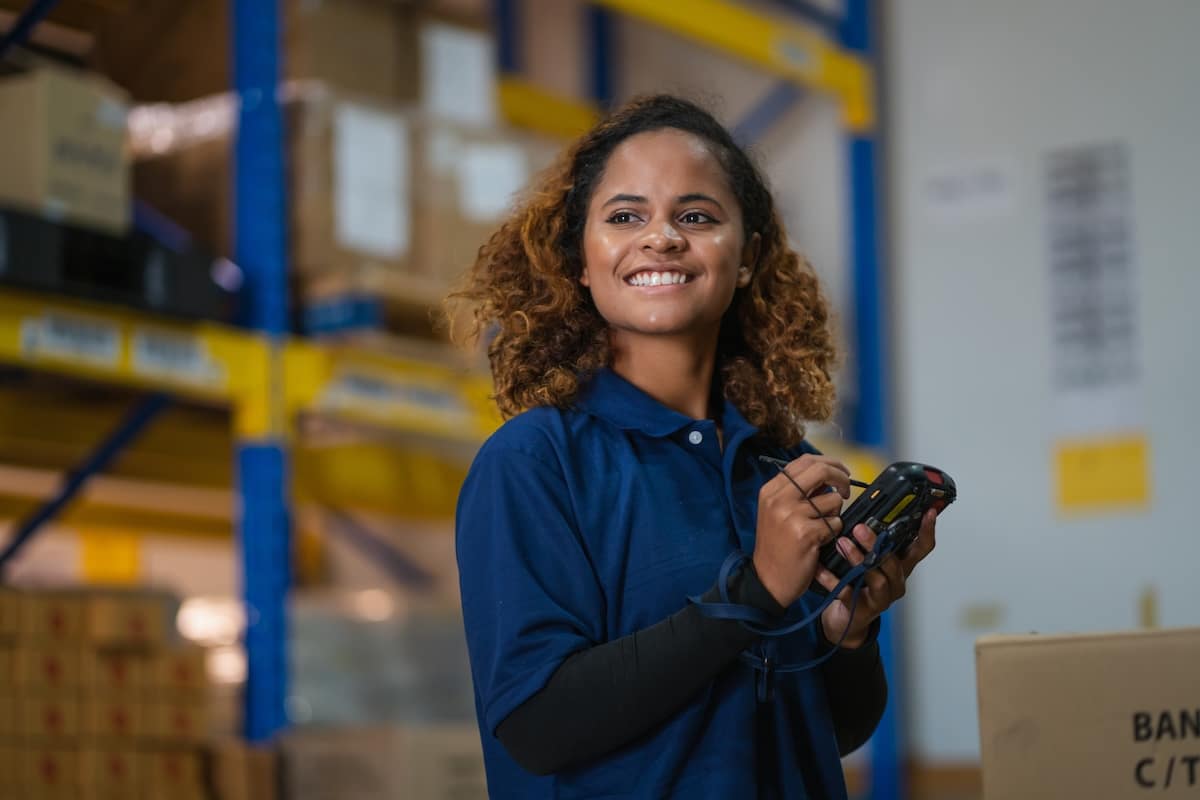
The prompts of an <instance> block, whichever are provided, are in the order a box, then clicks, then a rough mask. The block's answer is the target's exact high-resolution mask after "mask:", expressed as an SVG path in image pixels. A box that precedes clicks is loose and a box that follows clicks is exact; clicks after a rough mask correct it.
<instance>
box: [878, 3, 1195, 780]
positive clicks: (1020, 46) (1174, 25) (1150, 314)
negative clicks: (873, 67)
mask: <svg viewBox="0 0 1200 800" xmlns="http://www.w3.org/2000/svg"><path fill="white" fill-rule="evenodd" d="M888 47H889V52H890V54H891V55H890V63H889V64H888V74H887V79H888V88H889V92H890V101H891V107H892V110H893V112H892V113H893V120H892V121H893V128H892V141H891V149H890V156H891V165H892V167H891V169H892V172H891V177H892V195H891V201H892V206H891V208H892V214H893V222H894V231H893V236H894V241H893V267H894V275H895V277H894V279H893V284H894V286H895V288H896V292H895V299H894V304H895V329H896V330H895V332H896V341H897V348H896V362H895V363H896V369H895V375H896V378H897V394H896V399H897V403H898V412H899V413H898V419H899V424H900V430H899V442H898V444H899V450H900V452H902V453H904V454H906V455H910V456H912V457H916V458H920V459H924V460H927V461H929V462H930V463H933V464H937V465H939V466H942V467H943V468H945V469H946V470H948V471H949V472H950V473H951V474H952V475H953V476H954V477H955V478H956V479H957V480H958V483H959V487H960V498H961V499H960V500H959V503H958V504H957V505H956V506H955V507H953V508H952V509H951V510H950V511H949V512H947V515H946V517H945V518H944V521H943V523H942V525H941V530H940V532H939V534H940V538H939V548H938V550H937V552H936V554H935V557H934V559H933V560H932V561H931V562H930V563H929V564H927V565H925V568H923V569H922V570H921V571H920V573H919V579H914V582H913V584H912V587H911V590H910V595H909V599H908V600H907V617H906V619H907V639H908V641H907V645H908V651H909V679H910V683H911V692H910V694H909V697H908V707H909V713H910V719H911V724H912V730H913V736H914V741H913V745H914V749H915V751H916V752H915V755H917V756H919V757H923V758H928V759H936V760H953V759H974V758H976V757H977V755H978V732H977V727H976V726H977V722H976V711H975V709H976V705H975V704H976V695H975V680H974V652H973V642H974V639H975V638H976V636H977V635H979V634H980V633H982V632H984V630H982V629H980V628H976V627H969V626H968V625H966V624H965V623H964V618H963V615H964V610H965V609H966V608H968V607H972V606H977V607H994V608H995V609H998V610H999V612H1000V613H999V620H998V623H997V624H996V625H995V626H994V627H992V628H990V629H994V630H1003V631H1009V632H1025V631H1033V630H1036V631H1042V632H1053V631H1080V630H1099V629H1113V628H1130V627H1134V626H1136V625H1137V624H1138V614H1137V604H1138V597H1139V595H1140V593H1141V592H1142V591H1143V590H1144V589H1145V588H1146V587H1155V588H1156V590H1157V592H1158V596H1159V601H1160V613H1161V622H1162V624H1164V625H1196V624H1200V582H1198V581H1197V572H1196V569H1197V568H1196V565H1197V564H1200V531H1198V530H1197V527H1196V523H1195V515H1194V513H1192V509H1193V508H1194V502H1193V498H1194V495H1192V492H1193V491H1195V488H1194V481H1193V478H1194V475H1195V472H1196V469H1195V463H1196V455H1197V453H1198V452H1200V425H1197V423H1196V419H1195V412H1196V410H1197V409H1198V408H1200V377H1198V374H1197V367H1198V366H1200V357H1198V356H1197V353H1196V348H1197V344H1198V343H1200V323H1198V322H1197V313H1196V303H1197V300H1200V265H1198V264H1197V260H1198V256H1197V253H1200V224H1198V223H1200V203H1198V202H1197V194H1198V189H1200V153H1198V147H1200V104H1197V102H1196V98H1197V94H1196V83H1195V82H1196V77H1197V76H1198V75H1200V3H1197V2H1195V1H1194V0H1145V1H1144V2H1139V3H1130V2H1128V1H1127V0H1052V1H1050V2H1047V1H1046V0H1009V1H1008V2H984V1H983V0H970V1H969V2H964V1H963V0H897V2H896V3H895V4H894V5H893V7H892V13H891V19H890V29H889V37H888ZM1103 142H1124V143H1125V144H1126V145H1127V147H1128V151H1129V158H1130V164H1131V172H1132V203H1133V225H1134V233H1133V238H1134V241H1135V244H1136V250H1135V256H1134V258H1135V267H1134V281H1135V287H1136V292H1137V295H1138V305H1137V308H1138V314H1139V323H1140V336H1141V351H1140V352H1141V358H1142V365H1143V373H1142V386H1143V389H1144V397H1145V399H1144V410H1143V415H1144V419H1145V420H1146V430H1147V432H1148V434H1149V438H1150V446H1151V448H1152V450H1151V453H1152V464H1151V479H1152V481H1153V488H1152V503H1151V506H1150V508H1149V509H1148V510H1147V511H1144V512H1131V513H1123V514H1110V515H1104V516H1094V517H1087V518H1082V519H1064V518H1060V517H1059V516H1058V515H1057V513H1056V510H1055V507H1054V495H1053V482H1052V478H1053V475H1052V472H1051V449H1050V448H1051V445H1052V442H1053V441H1054V438H1055V434H1056V419H1055V416H1054V414H1053V405H1052V401H1053V394H1052V389H1053V387H1052V384H1051V314H1050V298H1049V286H1050V284H1049V278H1050V271H1049V265H1048V245H1047V233H1046V227H1045V220H1046V201H1045V198H1044V188H1043V187H1044V176H1043V170H1044V167H1045V162H1044V159H1045V157H1046V154H1047V153H1048V152H1049V151H1051V150H1054V149H1057V148H1060V147H1063V146H1071V145H1076V144H1089V143H1103ZM977 165H994V166H995V167H996V168H997V169H998V170H999V171H1000V174H1002V175H1004V176H1005V177H1006V181H1007V183H1006V185H1007V187H1008V190H1007V193H1006V194H1007V197H1006V198H1001V200H1002V202H999V203H996V204H994V205H993V207H990V208H983V209H981V210H980V211H979V213H977V214H976V215H975V216H974V217H971V218H967V219H946V218H945V217H946V216H947V215H946V214H944V213H940V212H939V210H938V208H937V207H936V206H935V207H931V206H930V203H929V200H928V195H927V194H925V190H926V189H927V187H928V181H929V180H930V178H931V177H934V176H937V175H939V174H945V173H946V171H947V170H948V169H949V170H950V171H951V172H954V171H956V170H958V171H961V170H962V169H963V167H964V166H966V167H968V168H969V167H972V166H977ZM951 216H952V215H951Z"/></svg>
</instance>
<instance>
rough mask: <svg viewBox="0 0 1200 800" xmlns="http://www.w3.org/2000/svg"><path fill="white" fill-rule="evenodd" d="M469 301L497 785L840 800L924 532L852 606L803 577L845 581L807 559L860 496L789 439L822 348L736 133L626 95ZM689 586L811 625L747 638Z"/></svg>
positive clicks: (478, 564)
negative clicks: (481, 368) (482, 383)
mask: <svg viewBox="0 0 1200 800" xmlns="http://www.w3.org/2000/svg"><path fill="white" fill-rule="evenodd" d="M457 299H458V300H461V301H466V302H470V303H473V304H475V305H476V312H475V333H479V332H480V331H483V330H487V329H492V328H494V329H495V331H496V335H495V338H494V339H493V340H492V342H491V345H490V347H489V356H490V358H491V363H492V372H493V377H494V380H495V388H496V401H497V403H498V405H499V406H500V409H501V411H502V412H504V414H505V415H506V416H508V417H510V419H509V420H508V421H507V422H506V423H505V424H504V425H503V426H502V427H501V428H500V430H498V431H497V432H496V433H495V435H493V436H492V437H491V438H490V439H489V440H488V441H487V442H486V443H485V444H484V446H483V447H482V448H481V450H480V452H479V454H478V455H477V456H476V459H475V462H474V463H473V464H472V466H471V470H470V473H469V474H468V476H467V479H466V481H465V482H464V484H463V488H462V492H461V494H460V496H459V504H458V514H457V518H456V545H457V554H458V564H459V574H460V586H461V591H462V600H463V619H464V623H465V626H466V634H467V644H468V649H469V652H470V657H471V669H472V678H473V681H474V685H475V700H476V710H477V713H478V718H479V726H480V733H481V737H482V740H483V749H484V756H485V761H486V765H487V773H488V788H489V793H490V795H491V796H492V797H496V798H550V797H561V798H575V797H647V798H651V797H652V798H667V797H672V798H674V797H678V798H688V799H689V800H697V799H699V800H703V798H728V797H759V798H813V799H814V800H815V799H816V798H839V799H840V798H845V796H846V789H845V784H844V781H843V778H842V773H841V768H840V761H839V756H840V755H842V754H844V753H847V752H849V751H850V750H853V749H854V748H856V747H858V746H860V745H861V744H862V743H863V742H864V741H865V740H866V739H867V737H868V736H869V735H870V733H871V731H872V730H873V729H874V727H875V725H876V724H877V722H878V720H879V717H880V715H881V714H882V711H883V707H884V704H885V702H886V695H887V683H886V679H885V677H884V674H883V670H882V666H881V664H880V661H879V653H878V646H877V645H876V644H875V641H874V636H875V631H876V630H877V629H878V625H877V618H878V616H879V614H880V613H882V611H883V610H884V609H886V608H887V607H888V605H890V604H891V603H892V602H893V601H894V600H896V599H898V598H899V597H900V596H901V595H902V594H903V593H904V583H905V579H906V578H907V576H908V574H909V572H911V570H912V568H913V567H914V566H915V565H916V563H917V562H918V561H920V560H921V558H923V557H924V556H925V555H927V554H928V552H929V549H930V548H931V547H932V543H933V527H932V522H928V523H927V524H926V526H925V527H924V528H922V531H921V538H920V540H919V541H920V542H921V543H922V544H921V546H919V547H914V548H913V551H912V552H911V553H910V555H909V556H907V557H906V559H905V560H895V559H893V560H892V561H891V562H889V563H886V564H885V566H883V567H881V568H880V569H878V570H873V571H872V573H870V577H869V579H868V584H867V587H866V589H865V590H864V591H863V593H862V595H861V597H860V599H859V601H858V603H857V605H852V604H851V603H850V599H849V596H848V595H846V594H843V595H839V596H838V597H836V598H833V602H831V604H829V605H828V607H824V610H823V611H822V606H821V598H819V597H817V596H816V595H814V594H813V593H810V592H807V591H806V590H807V589H808V587H809V586H810V585H811V584H812V583H813V582H814V581H816V582H817V583H818V584H820V585H822V586H824V588H825V589H827V590H828V589H831V588H833V587H834V586H835V585H836V583H837V579H836V578H834V577H833V575H832V574H831V573H829V571H828V570H826V569H824V568H823V567H820V566H819V564H818V560H817V556H818V552H819V549H820V547H821V545H822V544H823V543H826V542H828V541H830V540H831V538H832V537H833V535H835V533H836V532H838V531H840V529H841V519H840V517H839V513H840V511H841V506H842V501H843V499H844V498H845V497H847V496H848V495H849V475H848V471H847V470H846V468H845V466H844V465H842V464H839V463H837V462H836V461H833V460H832V459H829V458H826V457H824V456H821V455H819V454H818V453H817V452H816V451H815V450H814V449H813V448H812V447H810V446H809V445H808V444H807V443H806V442H805V441H804V422H805V421H806V420H813V419H825V418H827V417H828V416H829V413H830V409H831V407H832V404H833V386H832V384H831V382H830V369H831V365H832V362H833V356H834V353H833V347H832V345H831V339H830V333H829V328H828V319H827V312H826V305H825V301H824V299H823V298H822V296H821V293H820V289H819V287H818V284H817V279H816V276H815V275H814V273H813V271H812V269H811V268H810V267H809V266H808V264H806V263H805V262H804V261H803V260H802V259H800V258H799V257H798V256H797V255H796V253H794V252H793V251H792V250H791V249H789V247H788V245H787V239H786V236H785V233H784V231H783V228H782V226H781V225H780V222H779V219H778V216H777V214H776V212H775V208H774V204H773V201H772V198H771V195H770V192H769V191H768V190H767V188H766V185H765V183H764V181H763V179H762V177H761V175H760V174H759V173H758V171H757V170H756V169H755V167H754V165H753V164H752V163H751V162H750V160H749V159H748V158H747V156H746V155H745V153H743V152H742V151H741V150H740V149H739V148H738V147H737V145H736V144H735V143H734V142H733V140H732V139H731V137H730V136H729V133H728V132H727V131H726V130H725V129H724V128H723V127H722V126H721V125H720V124H719V123H718V122H717V121H716V120H715V119H714V118H713V117H712V116H711V115H710V114H708V113H707V112H706V111H704V110H703V109H701V108H699V107H697V106H695V105H693V104H692V103H689V102H687V101H685V100H681V99H679V98H675V97H670V96H655V97H649V98H644V99H641V100H638V101H635V102H633V103H631V104H630V105H628V106H626V107H624V108H622V109H620V110H618V111H616V112H615V113H614V114H612V115H611V116H610V117H609V118H607V119H606V120H604V121H603V122H601V123H600V124H599V125H598V126H597V127H596V128H595V129H594V130H592V131H591V132H590V133H588V134H586V135H585V136H584V137H583V138H582V139H580V140H579V141H578V142H577V143H576V144H575V146H574V147H572V148H571V149H570V150H569V151H568V152H567V153H566V154H565V155H564V156H563V158H562V159H561V160H560V161H559V163H558V164H557V165H556V166H555V167H554V168H553V169H551V170H550V171H549V172H548V173H547V174H546V175H544V176H543V178H542V179H541V182H540V183H539V184H538V185H537V186H536V187H534V189H533V190H532V191H531V193H530V194H529V196H528V197H527V199H526V200H525V203H524V205H523V206H522V207H521V208H519V209H518V210H517V211H516V212H515V213H514V215H513V216H512V218H511V219H510V220H509V221H508V222H506V223H505V224H504V226H503V227H501V228H500V230H499V231H497V232H496V233H495V235H494V236H493V237H492V238H491V240H490V241H489V242H488V244H487V245H486V246H484V247H483V248H482V249H481V250H480V253H479V258H478V260H477V261H476V263H475V265H474V268H473V269H472V271H471V272H470V274H469V275H468V278H467V282H466V284H465V286H464V288H463V290H462V291H461V292H460V293H459V294H458V295H457ZM763 455H770V456H772V457H774V458H780V457H783V460H784V461H785V462H786V463H787V466H786V468H785V469H786V474H783V475H780V474H776V469H775V468H774V467H771V466H768V465H767V464H766V462H765V461H764V459H762V458H760V456H763ZM854 535H855V538H857V539H858V541H859V542H860V543H862V544H863V545H864V546H866V547H867V548H870V547H871V545H872V544H873V543H874V534H872V533H871V531H870V530H869V529H867V528H866V526H865V525H864V526H859V527H858V528H856V529H855V531H854ZM846 557H847V558H848V560H850V561H851V562H852V563H859V562H860V561H861V560H862V556H861V554H860V553H858V552H857V551H855V552H854V553H848V554H847V556H846ZM730 565H734V568H732V569H729V567H730ZM722 576H725V577H722ZM696 597H701V598H702V599H703V601H705V603H709V604H711V603H714V602H717V601H718V600H725V601H726V602H728V603H732V604H736V605H741V606H744V607H745V608H743V609H741V610H742V611H745V612H746V613H747V614H749V615H751V616H752V617H753V618H755V619H758V620H760V621H761V622H762V625H764V626H771V625H772V624H774V623H778V622H780V621H781V620H782V619H783V618H784V615H785V612H786V611H787V610H789V609H792V610H793V611H795V612H796V613H800V614H803V615H805V616H810V615H811V616H812V617H813V618H814V619H817V618H818V615H819V623H820V624H815V625H811V626H808V627H805V628H801V629H800V630H798V631H795V632H794V633H790V634H787V635H780V636H777V637H769V638H767V637H762V636H760V635H759V634H758V633H755V632H753V631H751V630H750V629H749V628H746V627H743V626H742V625H741V624H739V623H738V622H736V621H732V620H729V619H718V618H712V617H708V616H704V614H703V613H701V611H700V608H701V607H700V606H698V605H695V604H692V603H690V602H689V598H696ZM706 607H707V606H706ZM814 609H815V610H816V611H815V613H814ZM760 630H761V629H760ZM832 642H837V644H832ZM821 658H827V660H824V662H823V663H821V665H820V668H819V669H808V670H806V671H783V672H781V671H777V670H776V668H775V665H776V664H779V663H784V664H787V663H793V664H797V663H801V662H803V663H812V662H814V661H816V660H817V659H821Z"/></svg>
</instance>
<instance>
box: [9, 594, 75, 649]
mask: <svg viewBox="0 0 1200 800" xmlns="http://www.w3.org/2000/svg"><path fill="white" fill-rule="evenodd" d="M84 607H85V599H84V597H83V595H81V594H79V593H78V592H71V591H52V592H29V593H27V594H25V596H24V598H23V600H22V601H21V618H22V625H21V636H22V637H23V638H27V639H37V640H41V641H44V642H63V643H65V642H77V641H79V640H81V639H82V638H83V631H84Z"/></svg>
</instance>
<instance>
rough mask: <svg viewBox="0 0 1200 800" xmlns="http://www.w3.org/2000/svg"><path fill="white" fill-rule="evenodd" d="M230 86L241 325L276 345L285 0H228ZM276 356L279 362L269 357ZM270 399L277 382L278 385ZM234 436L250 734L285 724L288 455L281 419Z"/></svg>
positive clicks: (282, 226) (280, 302) (283, 271)
mask: <svg viewBox="0 0 1200 800" xmlns="http://www.w3.org/2000/svg"><path fill="white" fill-rule="evenodd" d="M231 2H232V8H231V12H232V13H231V20H232V24H233V48H232V50H233V58H234V63H233V75H234V87H235V89H236V91H237V94H238V97H239V98H240V100H241V105H240V112H239V120H238V134H237V145H236V148H235V166H234V172H235V179H234V198H233V204H234V222H235V225H234V230H235V232H236V234H235V245H234V252H235V258H236V260H237V262H238V264H239V265H240V266H241V267H242V270H243V271H244V273H245V276H246V284H245V285H246V301H245V309H244V310H245V315H244V322H245V323H246V324H247V325H248V326H249V327H251V328H254V329H257V330H258V331H261V332H262V334H263V335H264V336H266V337H268V338H269V339H270V340H272V341H273V342H274V343H275V344H276V345H277V344H278V343H279V342H280V341H281V339H282V336H283V335H284V333H285V332H286V330H287V297H288V294H287V266H286V265H287V215H286V195H285V188H286V187H285V185H284V175H285V172H284V151H285V148H284V128H283V115H282V113H281V109H280V107H279V102H278V96H277V94H276V87H277V86H278V84H279V77H280V74H281V70H280V50H281V26H280V20H281V17H282V8H281V3H282V2H283V0H231ZM274 363H277V359H273V364H274ZM270 392H271V393H272V394H273V397H274V398H275V399H273V401H272V403H273V406H274V405H276V404H277V398H278V397H279V396H280V387H279V386H278V383H277V382H276V381H273V382H272V385H271V389H270ZM271 416H272V418H273V419H274V420H275V422H274V423H273V424H271V425H269V426H268V429H267V430H265V431H262V432H261V433H259V434H257V435H255V436H254V438H253V439H251V440H247V441H241V442H239V443H238V448H237V450H238V452H237V480H238V484H239V489H240V493H241V504H242V508H241V514H240V518H239V524H238V533H239V539H240V545H241V552H242V567H243V569H242V580H243V585H242V592H243V597H244V599H245V604H246V635H245V645H246V656H247V660H248V674H247V683H246V695H245V710H246V714H245V722H244V724H245V735H246V737H247V738H248V739H249V740H250V741H252V742H261V741H265V740H268V739H270V738H271V737H272V736H273V735H274V734H275V733H276V732H277V731H279V730H280V729H281V728H283V727H285V726H286V724H287V714H286V711H285V703H286V699H287V692H288V667H287V595H288V588H289V586H290V583H291V576H290V546H289V539H290V529H291V525H290V520H289V514H288V507H289V503H288V458H287V452H286V450H285V448H284V444H283V442H284V439H283V431H282V421H281V419H280V418H279V415H278V414H272V415H271Z"/></svg>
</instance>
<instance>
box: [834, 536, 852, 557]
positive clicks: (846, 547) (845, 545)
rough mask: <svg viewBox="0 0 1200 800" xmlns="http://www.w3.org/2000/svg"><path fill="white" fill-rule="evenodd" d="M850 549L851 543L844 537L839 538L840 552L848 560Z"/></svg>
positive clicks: (838, 546) (838, 547)
mask: <svg viewBox="0 0 1200 800" xmlns="http://www.w3.org/2000/svg"><path fill="white" fill-rule="evenodd" d="M850 547H851V545H850V542H848V541H846V539H845V538H844V537H841V538H838V540H837V549H838V552H839V553H841V554H842V555H843V556H845V557H846V558H849V557H850Z"/></svg>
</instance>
